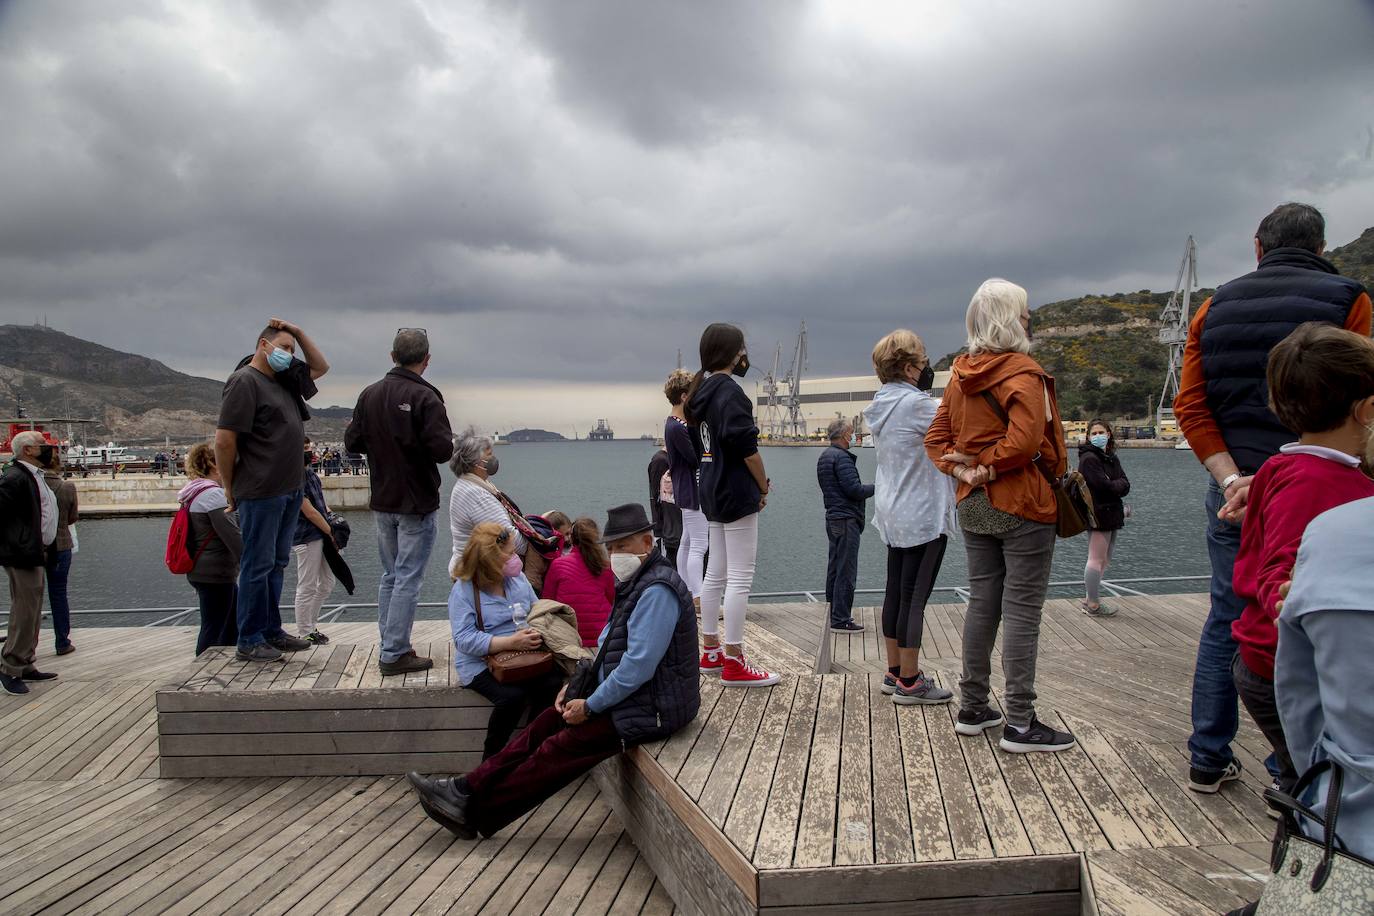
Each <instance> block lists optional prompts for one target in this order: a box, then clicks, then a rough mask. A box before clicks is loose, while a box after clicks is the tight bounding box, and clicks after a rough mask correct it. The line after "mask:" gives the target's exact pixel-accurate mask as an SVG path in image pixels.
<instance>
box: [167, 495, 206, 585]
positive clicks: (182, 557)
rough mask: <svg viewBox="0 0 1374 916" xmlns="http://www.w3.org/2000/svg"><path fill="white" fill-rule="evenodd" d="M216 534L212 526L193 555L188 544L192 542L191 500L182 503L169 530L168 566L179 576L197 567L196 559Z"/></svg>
mask: <svg viewBox="0 0 1374 916" xmlns="http://www.w3.org/2000/svg"><path fill="white" fill-rule="evenodd" d="M214 536H215V529H213V528H211V529H210V533H209V534H208V535H206V537H205V540H203V541H201V542H200V546H199V547H197V548H196V552H195V555H194V556H192V555H191V551H190V549H189V548H188V546H187V545H189V544H190V543H191V501H190V500H187V501H186V502H184V503H182V504H181V507H180V508H179V509H177V514H176V515H175V516H173V517H172V527H171V528H169V529H168V530H167V568H168V569H169V570H171V571H172V573H174V574H175V575H178V576H184V575H186V574H187V573H189V572H190V571H191V570H193V569H195V568H196V561H197V560H199V559H200V555H201V554H202V553H203V552H204V551H205V546H206V545H207V544H209V543H210V538H212V537H214Z"/></svg>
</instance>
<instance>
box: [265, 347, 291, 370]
mask: <svg viewBox="0 0 1374 916" xmlns="http://www.w3.org/2000/svg"><path fill="white" fill-rule="evenodd" d="M291 360H292V356H291V354H290V353H288V352H287V351H286V350H283V349H282V348H281V347H273V348H272V352H271V353H268V354H267V365H269V366H271V367H272V371H273V372H285V371H286V370H287V369H290V368H291Z"/></svg>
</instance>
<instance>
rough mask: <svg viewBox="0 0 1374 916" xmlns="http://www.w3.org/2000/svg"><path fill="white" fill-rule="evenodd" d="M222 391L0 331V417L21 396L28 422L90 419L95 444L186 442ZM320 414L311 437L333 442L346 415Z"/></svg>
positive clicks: (38, 336)
mask: <svg viewBox="0 0 1374 916" xmlns="http://www.w3.org/2000/svg"><path fill="white" fill-rule="evenodd" d="M230 368H232V363H231V364H229V365H227V366H226V369H225V374H226V376H227V375H228V370H229V369H230ZM223 386H224V382H223V381H222V380H216V379H208V378H199V377H197V376H193V375H187V374H186V373H184V372H177V371H176V370H175V369H171V368H169V367H168V366H166V365H163V364H162V363H160V362H158V361H157V360H154V359H149V358H147V357H145V356H138V355H135V354H133V353H123V352H121V351H119V350H114V349H111V348H110V347H106V346H102V345H100V344H97V343H92V342H90V341H88V340H82V339H81V338H79V337H72V336H71V335H69V334H64V333H62V332H61V331H54V330H52V329H51V328H45V327H42V326H27V327H26V326H21V325H0V416H6V417H12V416H14V411H15V407H16V405H17V402H18V399H19V396H20V395H21V394H22V396H23V399H24V411H25V413H26V414H27V415H28V416H30V417H52V416H63V417H82V418H90V419H94V420H96V421H97V422H96V425H95V426H93V427H91V428H90V429H88V430H87V433H88V435H89V436H91V437H92V438H94V439H114V440H117V441H119V442H121V443H123V444H126V445H136V444H138V443H139V442H140V441H146V442H154V441H156V442H161V441H162V440H163V438H164V437H170V438H171V439H172V440H173V441H174V442H178V443H185V442H187V441H190V440H192V439H195V438H198V437H200V436H205V435H209V434H210V433H211V432H212V431H213V430H214V427H215V419H216V417H217V416H218V414H219V400H220V391H221V389H222V388H223ZM322 413H324V414H328V415H329V416H327V417H321V418H320V421H318V422H317V421H314V420H312V422H311V423H310V424H309V427H308V428H309V430H310V434H311V435H312V436H316V437H318V438H320V439H321V441H333V440H335V439H338V438H340V437H341V436H342V430H343V426H344V425H345V424H346V423H347V420H348V416H349V414H350V413H351V411H350V410H348V409H346V408H327V409H325V410H324V411H322Z"/></svg>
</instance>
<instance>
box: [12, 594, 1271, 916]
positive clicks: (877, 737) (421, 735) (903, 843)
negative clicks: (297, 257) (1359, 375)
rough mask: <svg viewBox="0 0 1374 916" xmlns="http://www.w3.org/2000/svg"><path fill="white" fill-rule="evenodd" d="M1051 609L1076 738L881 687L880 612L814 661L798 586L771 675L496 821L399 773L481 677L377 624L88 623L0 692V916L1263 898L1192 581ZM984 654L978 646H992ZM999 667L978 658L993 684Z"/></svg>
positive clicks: (1250, 766) (424, 753) (1050, 667)
mask: <svg viewBox="0 0 1374 916" xmlns="http://www.w3.org/2000/svg"><path fill="white" fill-rule="evenodd" d="M1115 604H1116V605H1117V607H1118V608H1119V610H1120V612H1119V614H1118V615H1117V616H1116V617H1114V618H1110V619H1097V618H1088V617H1086V616H1085V615H1083V614H1082V613H1081V612H1080V611H1079V610H1078V609H1077V607H1076V605H1075V604H1074V603H1072V602H1070V601H1064V600H1056V601H1052V602H1050V603H1049V604H1048V605H1047V607H1046V614H1045V622H1044V627H1043V633H1042V641H1041V650H1042V651H1041V655H1040V661H1039V668H1038V678H1037V689H1038V690H1039V693H1040V698H1039V701H1038V712H1039V714H1040V716H1041V717H1042V718H1043V719H1045V720H1046V721H1047V722H1051V723H1054V724H1058V725H1062V726H1066V727H1068V728H1069V729H1070V730H1072V731H1073V732H1074V733H1075V735H1076V736H1077V737H1078V739H1079V744H1080V746H1079V747H1078V748H1076V749H1074V750H1072V751H1069V752H1066V753H1063V754H1058V755H1049V754H1043V755H1012V754H1006V753H1003V752H1001V751H1000V750H998V749H997V748H996V743H995V730H994V731H993V736H984V737H981V738H961V737H958V736H956V735H955V734H954V732H953V729H952V716H953V713H954V711H955V710H954V708H953V707H942V706H934V707H915V706H912V707H907V706H903V707H895V706H893V705H892V704H891V702H890V700H889V698H888V697H886V696H884V695H883V694H881V692H880V691H879V680H880V677H881V670H882V666H883V660H882V654H881V641H880V639H879V634H878V633H877V629H876V626H875V624H876V619H875V617H876V611H875V609H872V608H865V609H859V610H858V611H856V615H857V616H858V618H859V619H860V620H861V622H863V623H865V625H866V626H867V627H868V628H867V629H866V630H865V632H864V633H862V634H859V635H856V636H837V637H833V643H832V658H833V669H832V670H833V673H831V674H824V675H816V674H813V673H811V671H812V665H813V663H814V658H815V653H816V650H817V649H818V648H819V640H820V633H821V630H820V615H821V614H822V613H823V612H824V606H823V605H820V604H816V603H804V604H803V603H795V604H761V605H755V606H752V607H751V608H750V623H749V624H748V632H747V634H746V639H747V641H748V643H749V645H750V646H751V653H752V654H753V655H755V656H756V657H757V658H758V660H760V661H762V662H764V663H765V664H767V665H769V666H771V667H774V668H775V669H777V670H779V671H782V672H785V675H784V677H783V679H782V682H781V683H780V684H779V685H777V686H776V687H773V688H770V689H755V690H725V689H722V688H721V687H720V686H719V684H718V683H714V682H712V681H710V680H705V681H703V705H702V711H701V714H700V715H699V716H698V718H697V720H696V721H695V722H694V723H693V724H692V725H690V726H689V727H688V728H687V729H685V730H684V731H682V732H680V733H679V734H677V735H675V736H673V737H672V738H670V739H668V740H667V741H664V742H659V743H656V744H653V745H646V746H644V747H641V748H636V749H632V750H631V751H630V752H629V753H627V754H624V755H621V756H620V757H618V758H615V759H613V760H611V761H608V762H607V763H606V764H603V765H602V767H600V768H599V769H598V770H597V771H595V772H594V773H593V774H592V775H590V776H589V777H587V778H585V779H583V780H581V781H579V782H577V783H575V784H574V785H572V786H569V787H568V788H567V789H565V790H564V791H563V792H561V793H559V794H558V795H557V796H555V797H554V798H553V799H551V800H550V801H548V802H546V803H545V804H544V805H542V806H541V807H540V808H538V809H536V810H535V811H534V812H532V813H531V814H529V815H527V816H526V817H525V818H524V819H522V820H521V821H518V822H517V823H515V824H513V825H512V826H511V827H509V828H507V829H506V830H504V831H502V832H501V833H500V834H498V835H497V836H496V837H495V838H493V839H491V840H487V841H483V842H468V841H463V840H459V839H457V838H456V837H454V836H452V835H451V834H449V833H448V832H447V831H445V830H443V829H442V828H440V827H438V825H436V824H434V823H433V822H432V821H430V820H429V819H428V818H426V817H425V816H424V815H423V813H422V812H421V811H420V809H419V807H418V806H417V805H416V804H415V802H414V798H413V796H412V795H411V794H410V793H409V791H408V790H407V787H406V785H405V783H404V780H403V779H400V778H399V777H400V775H401V773H403V772H404V771H405V770H406V769H409V768H412V767H414V768H419V769H426V770H430V771H433V772H461V771H462V770H464V769H466V768H468V767H469V766H471V765H472V763H473V761H474V760H475V759H476V757H477V756H480V754H479V750H480V738H481V735H482V731H483V729H484V726H485V718H484V715H483V713H484V712H485V710H484V709H482V704H483V701H482V700H481V698H480V697H475V696H473V695H472V694H471V693H470V692H469V691H465V690H463V689H462V688H460V687H457V686H456V684H454V683H453V674H452V669H451V668H450V667H449V666H448V664H447V662H448V660H449V658H450V654H451V651H452V650H451V648H450V641H449V638H448V632H447V630H448V625H447V622H446V621H420V622H417V623H416V627H415V642H416V647H417V649H418V650H419V651H421V652H426V651H428V652H429V653H431V654H432V655H433V656H434V657H435V659H436V667H435V668H434V669H431V670H430V671H429V672H424V673H420V674H410V675H397V676H394V677H381V676H380V674H379V672H378V671H377V668H376V664H375V658H374V653H375V651H376V639H377V637H376V627H375V625H374V624H371V623H343V624H335V625H333V626H330V627H329V628H328V633H329V635H330V637H331V640H332V642H331V644H330V645H329V646H324V647H317V648H314V649H312V650H310V651H308V652H305V653H298V654H297V655H296V656H294V657H292V658H291V660H290V661H288V662H287V663H285V664H278V665H270V666H264V665H256V666H246V665H243V664H240V663H237V662H235V661H234V660H233V659H232V655H231V654H230V653H225V652H217V651H212V652H209V653H206V655H204V656H202V657H201V658H200V659H198V660H193V659H192V657H191V653H192V647H193V644H194V629H193V628H191V627H151V628H86V629H78V630H76V631H75V632H74V633H73V640H74V642H75V643H76V645H77V647H78V649H77V652H76V653H75V654H73V655H69V656H64V657H62V658H54V657H53V656H52V655H51V649H50V648H49V645H50V643H49V642H47V640H46V638H45V641H44V643H43V646H42V649H41V652H42V654H41V655H40V658H39V666H40V667H42V668H44V669H45V670H47V669H50V670H54V671H58V672H60V674H61V675H62V676H61V678H60V679H58V680H57V681H54V682H49V683H43V684H38V685H35V689H34V691H33V692H32V693H31V694H29V695H28V696H27V697H22V698H21V697H0V734H2V735H3V736H4V739H5V740H4V742H3V743H2V744H0V803H2V804H0V824H3V825H4V827H5V828H7V829H5V837H6V839H5V841H4V844H5V855H4V856H3V857H0V913H38V912H43V913H68V912H97V911H111V912H120V913H133V912H137V913H164V912H167V913H190V912H213V913H225V912H291V913H421V912H424V913H439V912H452V913H501V914H506V913H521V914H535V913H550V914H555V913H557V914H563V913H583V914H603V913H643V914H659V913H672V912H681V913H771V914H796V916H802V914H809V916H823V914H831V913H842V912H855V911H858V910H868V911H872V912H877V913H905V912H914V911H919V912H921V913H963V912H977V913H999V912H1016V913H1018V914H1021V916H1034V914H1041V913H1074V914H1079V913H1083V914H1090V913H1107V914H1160V913H1186V914H1191V913H1199V914H1200V913H1217V912H1224V911H1225V910H1227V909H1230V908H1232V907H1235V906H1239V905H1240V904H1241V903H1242V902H1244V901H1247V900H1253V899H1255V898H1256V897H1258V895H1259V893H1260V890H1261V888H1262V882H1263V880H1264V878H1265V876H1266V875H1267V871H1268V866H1267V860H1268V839H1269V837H1270V836H1271V834H1272V830H1273V822H1272V821H1271V820H1270V819H1269V818H1268V816H1267V815H1266V813H1265V809H1264V806H1263V802H1262V801H1261V793H1262V792H1263V789H1264V787H1265V785H1266V784H1267V778H1266V777H1265V774H1264V768H1263V766H1262V765H1261V763H1260V760H1261V759H1262V757H1263V756H1264V755H1265V754H1266V753H1267V749H1266V748H1265V746H1264V741H1263V738H1262V737H1261V736H1260V735H1259V733H1258V732H1257V731H1256V730H1255V729H1254V728H1253V727H1252V726H1251V725H1250V723H1249V722H1248V721H1245V717H1244V716H1242V720H1243V723H1242V731H1241V734H1240V736H1239V737H1238V740H1237V744H1236V751H1237V754H1238V756H1239V758H1240V759H1241V761H1242V763H1243V765H1244V768H1245V774H1244V777H1243V778H1242V779H1241V780H1238V781H1236V782H1234V783H1230V784H1228V785H1227V786H1225V788H1224V789H1223V791H1222V792H1220V793H1218V794H1217V795H1214V796H1204V795H1198V794H1196V793H1193V792H1190V791H1188V789H1187V788H1186V785H1187V763H1188V760H1187V751H1186V740H1187V737H1188V732H1189V724H1188V704H1189V691H1190V684H1191V670H1192V662H1193V654H1194V651H1195V648H1196V639H1197V633H1198V631H1199V629H1200V627H1201V622H1202V620H1203V617H1204V615H1205V607H1206V598H1205V596H1193V595H1181V596H1178V595H1176V596H1158V597H1139V598H1120V599H1117V600H1116V601H1115ZM962 614H963V606H962V605H937V606H932V607H931V608H930V609H928V616H927V625H926V634H927V638H926V646H925V647H924V649H923V666H924V667H925V670H926V671H927V673H929V674H931V675H932V676H934V677H936V678H937V679H938V680H940V681H941V682H942V683H943V684H945V685H946V686H950V687H954V686H955V682H956V680H957V676H958V669H959V658H958V653H959V634H960V630H961V625H962ZM995 662H996V660H995V659H994V668H996V664H995ZM999 690H1000V683H998V682H997V681H994V693H995V695H997V694H998V692H999Z"/></svg>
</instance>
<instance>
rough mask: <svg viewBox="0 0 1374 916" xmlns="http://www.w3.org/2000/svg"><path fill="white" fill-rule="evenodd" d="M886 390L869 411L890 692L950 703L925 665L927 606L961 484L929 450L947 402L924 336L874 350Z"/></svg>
mask: <svg viewBox="0 0 1374 916" xmlns="http://www.w3.org/2000/svg"><path fill="white" fill-rule="evenodd" d="M873 369H874V371H875V372H876V373H877V375H878V381H880V382H882V387H881V388H879V389H878V392H877V394H875V395H874V396H873V403H872V404H870V405H869V406H868V407H867V408H865V409H864V420H865V421H866V422H867V423H868V428H869V430H871V431H872V433H873V444H874V447H875V448H877V450H878V474H877V476H876V477H875V478H874V479H873V496H874V511H873V527H875V528H877V529H878V534H879V535H880V536H881V537H882V539H883V543H884V544H886V545H887V589H886V595H885V596H884V598H883V641H884V642H885V643H886V644H887V674H885V675H884V676H883V686H882V690H883V692H884V693H889V694H892V701H893V702H894V703H899V704H903V705H915V704H924V703H948V702H949V701H950V699H952V698H953V696H954V695H953V694H952V693H950V692H949V691H948V690H946V689H945V688H943V687H941V686H940V685H938V684H936V683H935V682H934V681H933V680H931V679H930V678H928V677H926V676H925V675H924V674H923V673H922V671H921V667H920V655H921V637H922V635H923V633H924V629H925V608H926V603H927V602H929V601H930V594H931V592H932V591H934V589H935V578H936V577H937V576H938V575H939V574H940V564H941V563H942V562H943V560H944V557H945V547H946V546H947V545H948V544H949V535H950V533H951V532H952V531H953V530H954V487H953V485H952V483H951V482H950V479H949V478H948V477H946V476H945V475H944V474H943V473H941V471H940V469H939V468H937V467H936V466H935V465H934V464H933V463H931V460H930V458H929V457H927V455H926V453H925V444H924V443H925V436H926V433H927V432H928V431H929V430H930V426H931V423H933V422H934V420H935V415H936V409H937V406H938V404H939V402H938V401H936V400H935V398H933V397H932V396H931V395H930V390H931V388H933V387H934V385H935V371H934V369H932V368H931V365H930V357H929V356H927V355H926V348H925V344H923V343H922V342H921V338H919V337H917V336H916V334H915V333H914V332H912V331H908V330H906V329H905V328H902V329H899V330H896V331H893V332H892V333H891V334H888V335H887V336H886V337H884V338H883V339H882V340H880V341H878V344H877V346H875V347H874V348H873Z"/></svg>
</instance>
